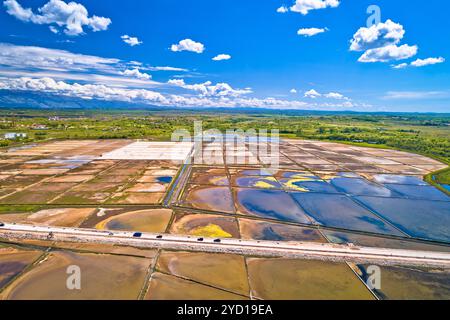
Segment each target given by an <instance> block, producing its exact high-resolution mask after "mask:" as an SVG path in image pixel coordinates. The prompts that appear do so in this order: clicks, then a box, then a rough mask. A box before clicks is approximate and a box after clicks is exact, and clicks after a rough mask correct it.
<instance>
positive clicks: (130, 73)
mask: <svg viewBox="0 0 450 320" xmlns="http://www.w3.org/2000/svg"><path fill="white" fill-rule="evenodd" d="M120 74H121V75H124V76H127V77H132V78H136V79H141V80H150V79H151V78H152V76H151V75H149V74H148V73H143V72H140V71H139V69H138V68H134V69H127V70H125V71H123V72H121V73H120Z"/></svg>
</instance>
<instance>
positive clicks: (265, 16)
mask: <svg viewBox="0 0 450 320" xmlns="http://www.w3.org/2000/svg"><path fill="white" fill-rule="evenodd" d="M0 1H1V2H3V4H2V5H1V6H0V91H1V92H3V93H8V92H11V91H17V92H21V93H23V94H24V95H25V94H27V92H33V93H38V94H39V93H48V94H51V95H55V96H56V97H58V96H61V97H67V96H69V97H72V98H76V99H85V100H91V99H95V100H99V101H102V100H106V101H119V102H121V101H125V102H132V103H136V104H142V105H143V106H145V105H161V106H188V107H222V106H225V107H238V106H244V107H245V106H248V107H261V108H276V109H278V108H280V109H315V110H316V109H317V110H358V111H418V112H430V111H433V112H449V111H450V103H449V102H450V76H449V74H450V66H449V60H448V59H450V42H449V41H448V39H450V20H449V19H448V17H447V16H446V15H447V13H448V12H449V10H450V3H448V2H447V1H442V0H429V1H427V2H426V3H424V2H422V1H420V2H419V1H406V0H398V1H392V0H391V1H389V0H386V1H375V0H371V1H365V0H340V1H339V0H309V1H306V0H264V1H261V0H245V1H242V0H216V1H208V0H192V1H181V0H140V1H138V0H129V1H117V0H110V1H107V2H106V1H98V0H75V2H74V3H71V4H68V2H64V1H61V0H50V1H49V0H33V1H31V0H0ZM369 5H377V6H378V7H379V8H380V18H381V19H380V20H379V21H377V20H374V23H372V25H370V26H369V25H367V19H368V18H369V15H368V14H367V12H366V11H367V8H368V7H369ZM280 11H281V12H280ZM360 28H363V29H360ZM299 30H300V31H299ZM352 39H353V43H351V41H352ZM215 57H216V58H217V59H216V60H213V58H215ZM167 67H169V68H167ZM43 99H44V98H43Z"/></svg>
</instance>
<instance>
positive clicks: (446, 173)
mask: <svg viewBox="0 0 450 320" xmlns="http://www.w3.org/2000/svg"><path fill="white" fill-rule="evenodd" d="M434 177H435V181H436V182H437V183H440V184H450V168H447V169H444V170H441V171H439V172H437V173H436V174H435V175H434Z"/></svg>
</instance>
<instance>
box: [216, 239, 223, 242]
mask: <svg viewBox="0 0 450 320" xmlns="http://www.w3.org/2000/svg"><path fill="white" fill-rule="evenodd" d="M221 241H222V240H220V239H216V240H214V242H216V243H220V242H221Z"/></svg>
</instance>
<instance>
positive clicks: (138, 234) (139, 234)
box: [133, 232, 142, 238]
mask: <svg viewBox="0 0 450 320" xmlns="http://www.w3.org/2000/svg"><path fill="white" fill-rule="evenodd" d="M133 237H134V238H140V237H142V232H135V233H134V234H133Z"/></svg>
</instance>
